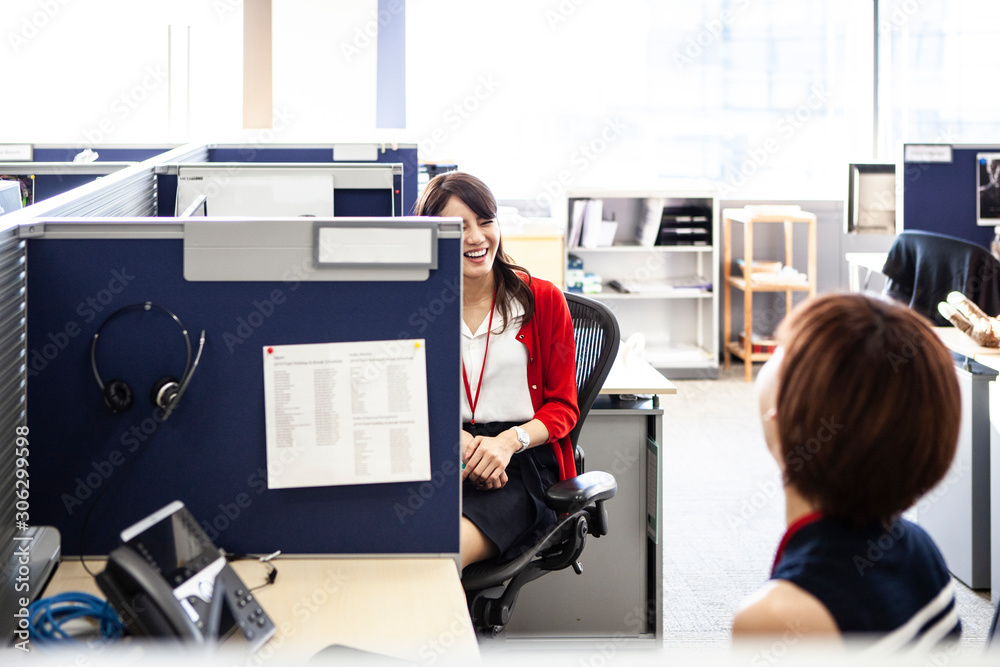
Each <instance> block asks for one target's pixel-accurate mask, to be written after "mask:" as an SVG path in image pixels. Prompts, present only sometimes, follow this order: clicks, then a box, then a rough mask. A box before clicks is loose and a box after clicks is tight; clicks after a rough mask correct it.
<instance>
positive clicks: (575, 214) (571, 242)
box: [566, 199, 588, 248]
mask: <svg viewBox="0 0 1000 667" xmlns="http://www.w3.org/2000/svg"><path fill="white" fill-rule="evenodd" d="M587 201H588V200H587V199H575V200H573V211H572V216H571V217H570V223H569V234H568V235H567V237H566V245H567V246H568V247H570V248H576V247H578V246H579V245H580V232H581V231H582V230H583V217H584V216H585V215H586V213H587Z"/></svg>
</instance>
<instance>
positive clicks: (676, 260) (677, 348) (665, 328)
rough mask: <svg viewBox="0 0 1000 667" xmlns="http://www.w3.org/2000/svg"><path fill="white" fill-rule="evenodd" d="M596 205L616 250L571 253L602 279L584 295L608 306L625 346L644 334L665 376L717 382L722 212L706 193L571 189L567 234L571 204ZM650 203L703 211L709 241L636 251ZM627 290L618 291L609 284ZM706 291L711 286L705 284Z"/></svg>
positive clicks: (652, 360)
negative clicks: (611, 223)
mask: <svg viewBox="0 0 1000 667" xmlns="http://www.w3.org/2000/svg"><path fill="white" fill-rule="evenodd" d="M580 199H591V200H594V199H600V200H601V201H602V204H603V218H604V219H605V220H611V218H612V215H613V216H614V220H615V222H616V223H617V224H618V228H617V230H616V232H615V235H614V240H613V245H611V246H599V247H593V248H583V247H578V246H577V247H570V245H569V241H570V239H569V238H567V243H566V253H567V260H568V256H569V255H575V256H577V257H579V258H580V259H582V260H583V264H584V271H586V272H587V273H595V274H598V275H600V276H601V278H602V281H603V291H602V292H600V293H596V294H587V295H586V296H590V297H592V298H594V299H597V300H599V301H602V302H603V303H605V304H607V305H608V306H609V307H610V308H611V310H612V311H614V313H615V315H616V316H617V317H618V324H619V326H620V327H621V333H622V341H623V342H624V341H625V340H627V339H628V338H629V337H630V336H631V335H632V334H635V333H642V334H643V336H644V337H645V339H646V344H645V350H644V354H643V357H644V358H645V360H646V361H648V362H649V363H650V364H651V365H652V366H654V367H655V368H657V369H658V370H660V371H661V372H663V373H664V374H665V375H666V376H667V377H668V378H671V379H681V378H692V377H711V378H714V377H717V376H718V372H719V347H718V346H719V343H718V340H719V334H718V331H719V323H718V313H719V305H718V304H719V301H718V298H719V297H718V295H719V292H720V285H719V277H718V269H717V267H718V266H719V256H718V248H719V233H718V229H719V225H718V219H719V207H718V200H717V197H716V195H715V193H714V192H713V191H711V190H627V191H626V190H573V191H570V192H569V193H567V200H568V201H567V206H566V216H567V225H566V229H567V234H569V231H570V229H571V227H572V220H571V219H570V217H571V216H572V214H573V213H572V211H573V207H574V201H575V200H580ZM647 199H663V200H664V205H665V206H667V207H670V208H678V207H701V208H704V209H706V210H707V211H708V216H709V229H710V230H711V238H710V240H708V242H707V243H706V244H705V245H669V246H667V245H664V246H661V245H652V246H644V245H640V244H639V242H638V240H637V229H638V227H639V225H640V224H641V221H642V219H643V218H644V217H645V210H646V205H645V202H646V200H647ZM612 280H615V281H618V282H619V283H621V284H622V286H623V287H625V288H626V289H629V290H630V291H629V292H628V293H622V292H619V291H616V290H614V289H612V288H611V287H610V286H609V283H610V282H611V281H612ZM709 285H710V286H711V287H708V286H709Z"/></svg>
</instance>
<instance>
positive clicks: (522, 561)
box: [462, 292, 621, 637]
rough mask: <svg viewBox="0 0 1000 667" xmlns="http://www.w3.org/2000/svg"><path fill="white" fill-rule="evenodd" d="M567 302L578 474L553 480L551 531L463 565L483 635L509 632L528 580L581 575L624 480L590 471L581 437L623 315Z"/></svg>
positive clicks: (589, 302)
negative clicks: (513, 550)
mask: <svg viewBox="0 0 1000 667" xmlns="http://www.w3.org/2000/svg"><path fill="white" fill-rule="evenodd" d="M566 302H567V304H568V305H569V312H570V316H571V317H572V319H573V334H574V339H575V342H576V386H577V404H578V405H579V408H580V420H579V421H578V422H577V424H576V426H575V427H574V428H573V431H572V432H571V433H570V440H571V441H572V443H573V448H574V451H575V455H576V468H577V476H576V477H574V478H572V479H568V480H565V481H562V482H557V483H555V484H553V485H552V486H551V487H549V489H548V491H547V492H546V494H545V503H546V504H547V505H548V506H549V507H550V508H552V509H553V510H554V511H555V512H556V515H557V516H558V522H557V524H556V527H555V528H553V529H552V531H551V532H549V534H548V535H546V536H545V537H544V538H542V539H541V540H540V541H538V542H537V543H536V544H535V545H534V546H533V547H532V548H531V549H529V550H527V551H526V552H525V553H524V554H522V555H521V556H519V557H518V558H516V559H515V560H512V561H508V562H504V563H496V562H493V561H483V562H479V563H473V564H471V565H469V566H468V567H466V568H465V569H464V570H463V572H462V586H463V587H464V588H465V596H466V600H467V601H468V604H469V614H470V615H471V617H472V624H473V626H474V627H475V629H476V635H477V636H479V637H496V636H497V635H499V634H500V633H501V632H502V631H503V629H504V627H505V626H506V625H507V623H508V621H509V620H510V614H511V610H512V609H513V607H514V603H515V602H516V601H517V595H518V593H519V592H520V590H521V588H522V587H523V586H524V585H525V584H527V583H528V582H530V581H534V580H535V579H538V578H539V577H541V576H543V575H544V574H546V573H548V572H552V571H555V570H562V569H564V568H566V567H569V566H573V569H574V570H575V571H576V573H577V574H580V573H581V572H582V567H581V565H580V563H579V560H578V559H579V557H580V554H581V553H582V552H583V548H584V545H585V543H586V538H587V534H588V533H590V534H591V535H593V536H594V537H600V536H602V535H606V534H607V532H608V515H607V510H606V509H605V507H604V502H605V501H606V500H608V499H610V498H612V497H614V495H615V493H616V492H617V490H618V484H617V482H616V481H615V478H614V477H613V476H612V475H611V474H610V473H607V472H601V471H594V472H588V473H585V472H584V467H583V464H584V461H583V452H582V451H581V450H580V448H579V447H578V446H577V441H578V439H579V437H580V431H581V429H582V427H583V422H584V420H585V419H586V417H587V413H588V412H589V411H590V408H591V406H592V405H593V404H594V401H595V400H596V399H597V395H598V393H600V391H601V387H602V386H603V385H604V380H605V379H606V378H607V376H608V373H609V372H610V371H611V366H612V364H613V363H614V361H615V356H616V355H617V354H618V346H619V343H620V341H621V334H620V332H619V330H618V320H617V319H615V316H614V313H612V312H611V310H610V309H609V308H608V307H607V306H605V305H604V304H602V303H600V302H598V301H594V300H593V299H588V298H587V297H584V296H581V295H579V294H573V293H569V292H567V293H566ZM595 602H596V603H599V601H595ZM567 611H569V610H567ZM569 613H572V612H571V611H569Z"/></svg>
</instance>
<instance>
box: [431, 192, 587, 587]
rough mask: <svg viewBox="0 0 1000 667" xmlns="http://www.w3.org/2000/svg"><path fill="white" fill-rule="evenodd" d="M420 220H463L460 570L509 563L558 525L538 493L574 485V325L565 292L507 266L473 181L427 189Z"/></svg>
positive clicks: (490, 200)
mask: <svg viewBox="0 0 1000 667" xmlns="http://www.w3.org/2000/svg"><path fill="white" fill-rule="evenodd" d="M416 213H417V215H438V216H446V217H458V218H461V219H462V223H463V224H462V230H463V232H462V374H463V377H462V379H461V380H460V381H461V382H462V383H463V385H464V391H463V392H462V396H463V399H462V421H463V429H462V440H461V448H462V452H461V454H462V462H463V464H464V469H463V470H462V479H463V483H462V515H463V516H462V524H461V547H460V548H461V555H462V566H463V567H464V566H466V565H468V564H469V563H474V562H476V561H480V560H485V559H487V558H498V559H500V560H509V559H511V558H515V557H517V556H518V555H519V554H520V553H521V552H522V551H523V550H524V549H525V548H527V547H529V546H530V545H532V544H534V543H535V542H536V541H537V540H538V538H539V537H541V536H542V535H544V534H545V533H546V532H548V530H549V529H550V528H551V527H552V526H554V524H555V519H556V517H555V513H554V512H552V510H550V509H549V508H548V507H546V506H545V503H544V500H543V497H544V493H545V489H546V488H547V487H548V486H549V485H550V484H552V483H553V482H556V481H558V480H562V479H567V478H569V477H573V476H574V475H576V466H575V464H574V461H573V451H572V445H571V444H570V441H569V432H570V431H571V430H572V429H573V427H574V426H575V425H576V422H577V419H578V418H579V416H580V411H579V408H578V407H577V403H576V358H575V346H574V343H573V323H572V321H571V320H570V315H569V309H568V307H567V306H566V300H565V298H564V297H563V294H562V292H561V291H560V290H559V288H557V287H556V286H555V285H553V284H552V283H550V282H548V281H545V280H541V279H539V278H533V277H532V276H531V275H530V274H529V273H528V272H527V270H525V269H524V268H523V267H520V266H517V265H515V264H514V263H513V262H512V261H511V260H510V258H509V257H507V255H506V254H504V251H503V246H502V244H501V240H500V226H499V223H498V222H497V219H496V217H497V204H496V199H495V198H494V197H493V194H492V193H491V192H490V189H489V188H488V187H486V185H485V184H484V183H483V182H482V181H481V180H479V179H478V178H476V177H474V176H470V175H469V174H465V173H462V172H449V173H446V174H441V175H440V176H437V177H435V178H434V179H432V180H431V181H430V183H428V184H427V187H426V188H425V189H424V192H423V194H422V195H421V197H420V200H419V201H418V202H417V207H416Z"/></svg>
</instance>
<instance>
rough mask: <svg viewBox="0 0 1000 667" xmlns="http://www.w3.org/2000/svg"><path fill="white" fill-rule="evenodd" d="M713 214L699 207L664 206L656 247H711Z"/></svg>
mask: <svg viewBox="0 0 1000 667" xmlns="http://www.w3.org/2000/svg"><path fill="white" fill-rule="evenodd" d="M711 244H712V212H711V210H709V209H705V208H702V207H698V206H664V207H663V213H662V215H661V216H660V229H659V232H658V233H657V237H656V245H660V246H678V245H711Z"/></svg>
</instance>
